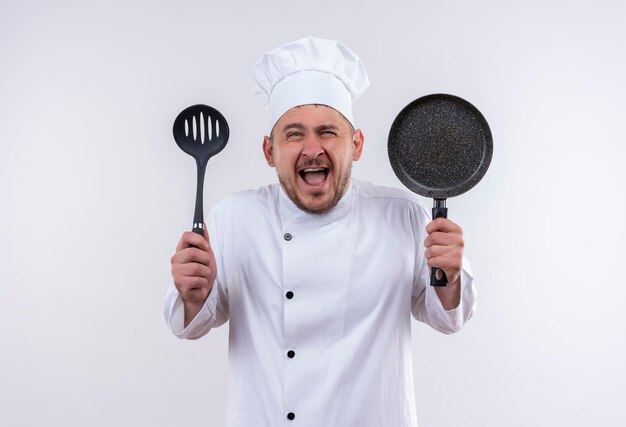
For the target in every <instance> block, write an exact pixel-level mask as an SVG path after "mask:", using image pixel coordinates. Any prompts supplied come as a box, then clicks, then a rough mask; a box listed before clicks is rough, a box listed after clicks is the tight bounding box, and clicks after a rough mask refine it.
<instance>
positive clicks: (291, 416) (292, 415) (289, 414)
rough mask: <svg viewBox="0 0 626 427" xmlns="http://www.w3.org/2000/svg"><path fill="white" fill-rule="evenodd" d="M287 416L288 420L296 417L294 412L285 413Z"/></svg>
mask: <svg viewBox="0 0 626 427" xmlns="http://www.w3.org/2000/svg"><path fill="white" fill-rule="evenodd" d="M287 418H288V419H289V420H293V419H294V418H296V414H294V413H293V412H290V413H288V414H287Z"/></svg>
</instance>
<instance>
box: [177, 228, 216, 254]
mask: <svg viewBox="0 0 626 427" xmlns="http://www.w3.org/2000/svg"><path fill="white" fill-rule="evenodd" d="M192 246H195V247H197V248H200V249H207V248H208V247H209V242H208V241H207V240H206V239H205V238H204V237H202V236H201V235H199V234H198V233H194V232H193V231H185V232H184V233H183V235H182V237H181V238H180V242H179V245H178V247H177V248H176V250H182V249H185V248H189V247H192Z"/></svg>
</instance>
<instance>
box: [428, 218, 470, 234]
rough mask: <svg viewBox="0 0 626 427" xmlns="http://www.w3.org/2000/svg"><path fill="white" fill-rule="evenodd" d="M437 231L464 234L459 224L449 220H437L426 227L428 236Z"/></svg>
mask: <svg viewBox="0 0 626 427" xmlns="http://www.w3.org/2000/svg"><path fill="white" fill-rule="evenodd" d="M435 231H441V232H444V233H460V234H463V229H462V228H461V227H460V226H459V225H458V224H455V223H454V222H452V221H450V220H449V219H448V218H437V219H434V220H432V221H431V222H429V223H428V224H427V225H426V232H427V233H428V234H431V233H433V232H435Z"/></svg>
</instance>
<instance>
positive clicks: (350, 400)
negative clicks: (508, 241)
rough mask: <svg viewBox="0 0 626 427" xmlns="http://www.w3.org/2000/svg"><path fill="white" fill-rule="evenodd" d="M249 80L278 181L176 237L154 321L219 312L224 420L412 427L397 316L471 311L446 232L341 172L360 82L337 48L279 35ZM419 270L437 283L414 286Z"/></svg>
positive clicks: (447, 224) (454, 324) (447, 322)
mask: <svg viewBox="0 0 626 427" xmlns="http://www.w3.org/2000/svg"><path fill="white" fill-rule="evenodd" d="M254 80H255V85H256V90H257V96H258V97H259V99H260V100H261V102H263V104H264V105H266V106H267V108H268V110H269V114H270V120H271V126H272V127H271V129H269V135H268V136H265V137H264V139H263V152H264V155H265V160H266V162H267V164H268V165H269V166H270V167H272V168H274V169H275V170H276V173H277V175H278V181H279V182H278V183H276V184H273V185H269V186H266V187H262V188H259V189H257V190H250V191H244V192H241V193H238V194H235V195H233V196H231V197H228V198H227V199H225V200H223V201H221V202H220V203H219V204H217V205H216V206H215V207H214V208H213V209H212V210H211V212H210V214H209V216H208V218H207V223H206V229H205V235H204V238H203V237H202V236H200V235H198V234H195V233H192V232H185V233H183V235H182V237H181V239H180V241H179V243H178V246H177V248H176V253H175V254H174V256H173V257H172V260H171V262H172V276H173V284H172V286H170V288H169V289H168V292H167V295H166V298H165V318H166V321H167V323H168V325H169V327H170V329H171V330H172V332H173V333H174V335H176V336H177V337H179V338H185V339H197V338H200V337H202V336H203V335H205V334H207V333H208V332H209V331H210V330H211V329H212V328H215V327H218V326H220V325H222V324H223V323H225V322H226V321H230V336H229V355H230V376H229V408H228V420H229V425H230V426H236V427H239V426H255V427H262V426H307V427H333V426H335V427H351V426H355V427H356V426H358V427H368V426H371V427H402V426H416V425H417V417H416V411H415V398H414V390H413V369H412V355H411V351H412V343H411V317H414V318H415V319H417V320H419V321H421V322H424V323H426V324H428V325H430V326H431V327H433V328H435V329H436V330H438V331H441V332H443V333H446V334H449V333H453V332H456V331H458V330H459V329H460V328H461V327H462V326H463V325H464V324H465V322H466V321H467V320H468V319H469V318H470V317H471V315H472V313H473V311H474V308H475V290H474V285H473V279H472V276H471V273H470V271H469V268H468V264H467V261H466V260H465V259H464V257H463V244H464V243H463V236H462V230H461V228H460V227H459V226H458V225H456V224H454V223H453V222H452V221H450V220H448V219H443V218H440V219H437V220H435V221H432V222H431V221H430V219H429V215H428V212H427V210H426V209H425V208H424V206H423V205H422V204H421V203H419V202H418V201H417V200H416V199H415V198H414V196H413V195H412V194H411V193H408V192H407V191H404V190H399V189H393V188H386V187H380V186H376V185H373V184H370V183H368V182H365V181H360V180H357V179H354V178H352V176H351V166H352V162H354V161H357V160H359V158H360V157H361V153H362V151H363V147H364V137H363V133H362V132H361V130H360V129H358V127H357V126H356V122H355V119H354V117H353V115H352V102H353V101H354V100H355V99H356V98H357V97H358V96H359V95H360V94H361V93H362V92H363V91H364V90H365V89H366V88H367V86H368V85H369V79H368V76H367V73H366V71H365V68H364V66H363V64H362V62H361V60H360V59H359V58H358V57H357V56H356V55H355V54H354V53H353V52H352V51H351V50H350V49H348V48H347V47H346V46H345V45H343V44H342V43H340V42H337V41H331V40H324V39H318V38H310V37H309V38H305V39H301V40H298V41H295V42H291V43H287V44H285V45H283V46H280V47H278V48H276V49H274V50H271V51H269V52H268V53H266V54H264V55H263V56H262V57H261V59H260V60H259V61H258V62H257V63H256V65H255V67H254ZM430 267H438V268H441V269H442V270H443V271H444V272H445V273H446V275H447V278H448V280H449V284H448V286H446V287H443V288H434V287H431V286H430V284H429V283H430Z"/></svg>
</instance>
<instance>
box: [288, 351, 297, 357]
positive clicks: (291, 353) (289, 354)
mask: <svg viewBox="0 0 626 427" xmlns="http://www.w3.org/2000/svg"><path fill="white" fill-rule="evenodd" d="M295 355H296V352H295V351H293V350H289V351H288V352H287V356H289V358H290V359H293V357H294V356H295Z"/></svg>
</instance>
